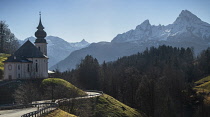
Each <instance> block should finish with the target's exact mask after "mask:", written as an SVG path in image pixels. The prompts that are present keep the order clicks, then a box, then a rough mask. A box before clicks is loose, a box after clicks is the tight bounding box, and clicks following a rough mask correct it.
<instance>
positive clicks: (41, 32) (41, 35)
mask: <svg viewBox="0 0 210 117" xmlns="http://www.w3.org/2000/svg"><path fill="white" fill-rule="evenodd" d="M39 15H40V20H39V25H38V27H37V29H38V30H37V31H36V32H35V36H36V37H37V39H36V40H35V43H47V42H46V40H45V39H44V38H45V37H46V36H47V33H46V32H45V31H44V26H43V25H42V21H41V13H40V14H39Z"/></svg>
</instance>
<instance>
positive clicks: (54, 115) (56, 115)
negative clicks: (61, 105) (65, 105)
mask: <svg viewBox="0 0 210 117" xmlns="http://www.w3.org/2000/svg"><path fill="white" fill-rule="evenodd" d="M42 117H77V116H75V115H72V114H69V113H67V112H65V111H63V110H61V109H57V110H55V111H53V112H51V113H49V114H47V115H44V116H42Z"/></svg>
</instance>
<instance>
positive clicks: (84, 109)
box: [59, 94, 145, 117]
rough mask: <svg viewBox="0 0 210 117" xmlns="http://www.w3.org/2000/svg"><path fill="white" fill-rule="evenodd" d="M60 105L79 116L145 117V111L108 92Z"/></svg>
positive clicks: (61, 107)
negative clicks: (132, 106) (124, 102)
mask: <svg viewBox="0 0 210 117" xmlns="http://www.w3.org/2000/svg"><path fill="white" fill-rule="evenodd" d="M59 106H60V107H59V108H60V109H62V110H64V111H66V112H68V113H72V114H74V115H76V116H79V117H145V115H144V114H143V113H140V112H139V111H137V110H136V109H133V108H131V107H129V106H127V105H125V104H123V103H121V102H120V101H118V100H116V99H114V98H113V97H111V96H109V95H107V94H103V95H101V96H99V97H94V98H87V99H79V100H73V101H70V102H68V101H67V102H64V103H62V104H60V105H59Z"/></svg>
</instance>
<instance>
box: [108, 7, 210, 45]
mask: <svg viewBox="0 0 210 117" xmlns="http://www.w3.org/2000/svg"><path fill="white" fill-rule="evenodd" d="M192 37H196V38H197V39H200V40H205V41H207V40H210V24H208V23H206V22H203V21H202V20H201V19H200V18H198V17H197V16H196V15H194V14H192V13H191V12H190V11H188V10H183V11H182V12H181V13H180V14H179V16H178V17H177V19H176V20H175V22H174V23H173V24H169V25H167V26H163V25H159V26H155V25H151V24H150V22H149V20H145V21H144V22H143V23H141V24H140V25H138V26H137V27H136V29H135V30H130V31H128V32H126V33H123V34H118V35H117V36H116V37H115V38H114V39H113V40H112V42H114V43H123V42H134V41H135V42H136V41H138V42H140V43H141V42H145V41H151V40H154V41H162V40H164V41H167V40H173V41H180V40H181V41H184V40H185V41H186V40H188V41H189V40H190V39H191V38H192Z"/></svg>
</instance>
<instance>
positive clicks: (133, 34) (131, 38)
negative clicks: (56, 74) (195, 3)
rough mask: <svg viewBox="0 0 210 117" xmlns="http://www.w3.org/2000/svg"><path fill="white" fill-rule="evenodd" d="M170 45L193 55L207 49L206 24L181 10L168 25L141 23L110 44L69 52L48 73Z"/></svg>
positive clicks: (209, 42)
mask: <svg viewBox="0 0 210 117" xmlns="http://www.w3.org/2000/svg"><path fill="white" fill-rule="evenodd" d="M163 44H164V45H170V46H174V47H185V48H186V47H192V48H193V49H194V53H195V55H198V54H199V53H200V52H201V51H202V50H204V49H206V48H207V47H209V46H210V24H208V23H206V22H204V21H202V20H201V19H200V18H198V17H197V16H196V15H194V14H192V13H191V12H190V11H188V10H183V11H182V12H181V13H180V14H179V16H178V17H177V19H176V20H175V21H174V22H173V23H172V24H169V25H166V26H164V25H158V26H156V25H151V24H150V22H149V20H145V21H144V22H143V23H141V24H140V25H138V26H136V28H135V29H132V30H130V31H127V32H125V33H122V34H118V35H117V36H116V37H115V38H114V39H113V40H112V41H111V42H99V43H92V44H90V45H89V46H87V47H85V48H82V49H80V50H76V51H74V52H72V53H71V54H70V55H69V56H68V57H66V58H65V59H64V60H62V61H60V62H59V63H57V64H56V65H54V66H52V67H51V68H50V69H51V70H52V69H59V70H60V71H65V70H68V69H74V68H75V67H76V65H77V64H79V63H80V61H81V59H83V58H84V57H85V56H86V55H92V56H93V57H95V58H97V60H98V61H99V63H102V62H103V61H106V62H109V61H114V60H117V59H118V58H120V57H123V56H129V55H132V54H136V53H137V52H142V51H144V50H145V49H146V48H149V47H151V46H154V47H158V46H159V45H163Z"/></svg>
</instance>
